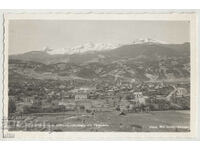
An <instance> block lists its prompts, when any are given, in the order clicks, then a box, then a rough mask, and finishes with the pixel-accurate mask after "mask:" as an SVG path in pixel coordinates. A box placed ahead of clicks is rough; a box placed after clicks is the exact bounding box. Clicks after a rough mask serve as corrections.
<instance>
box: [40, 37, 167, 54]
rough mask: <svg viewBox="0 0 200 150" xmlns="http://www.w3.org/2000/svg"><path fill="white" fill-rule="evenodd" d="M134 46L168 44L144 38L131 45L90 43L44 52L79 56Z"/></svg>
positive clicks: (47, 49)
mask: <svg viewBox="0 0 200 150" xmlns="http://www.w3.org/2000/svg"><path fill="white" fill-rule="evenodd" d="M132 44H167V43H166V42H163V41H159V40H155V39H151V38H144V39H137V40H135V41H133V42H131V43H124V44H109V43H92V42H88V43H85V44H82V45H78V46H74V47H72V48H59V49H50V48H48V47H45V48H44V49H43V51H45V52H47V53H48V54H51V55H54V54H77V53H84V52H92V51H105V50H112V49H115V48H118V47H121V46H123V45H132Z"/></svg>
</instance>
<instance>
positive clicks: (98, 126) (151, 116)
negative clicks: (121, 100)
mask: <svg viewBox="0 0 200 150" xmlns="http://www.w3.org/2000/svg"><path fill="white" fill-rule="evenodd" d="M15 120H16V121H13V122H10V123H9V124H10V125H9V127H10V128H9V130H20V131H50V132H51V131H52V132H62V131H79V132H80V131H92V132H115V131H118V132H189V126H190V112H189V110H188V111H154V112H149V113H128V114H125V115H120V113H119V112H117V111H113V112H96V113H94V114H89V113H78V112H66V113H54V114H53V113H51V114H32V115H26V116H22V117H16V118H15Z"/></svg>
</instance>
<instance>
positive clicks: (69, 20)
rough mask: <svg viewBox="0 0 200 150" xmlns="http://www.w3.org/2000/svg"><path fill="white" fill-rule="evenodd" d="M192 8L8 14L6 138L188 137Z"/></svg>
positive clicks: (193, 60) (193, 80)
mask: <svg viewBox="0 0 200 150" xmlns="http://www.w3.org/2000/svg"><path fill="white" fill-rule="evenodd" d="M197 27H198V26H197V16H196V14H195V13H165V14H164V13H163V14H159V13H154V14H153V13H135V14H134V13H129V14H128V13H121V14H120V13H116V14H115V13H22V14H20V13H18V14H17V13H7V14H4V100H3V107H4V109H3V117H4V118H3V119H4V122H3V138H5V139H8V138H11V139H39V140H43V139H45V140H46V139H47V140H60V139H64V140H65V139H68V140H73V139H86V140H87V139H93V140H95V139H104V140H112V139H118V140H138V139H139V140H141V139H149V140H152V139H162V138H163V139H164V138H168V139H169V138H170V139H174V140H175V139H192V138H194V137H195V136H196V134H197V125H198V119H197V110H198V109H197V104H198V95H197V94H198V76H197V72H198V64H197V61H198V53H197V52H198V51H197V42H198V39H197Z"/></svg>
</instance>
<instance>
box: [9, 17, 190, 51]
mask: <svg viewBox="0 0 200 150" xmlns="http://www.w3.org/2000/svg"><path fill="white" fill-rule="evenodd" d="M8 32H9V54H18V53H25V52H29V51H38V50H43V48H44V47H47V46H48V47H49V48H53V49H57V48H70V47H74V46H77V45H81V44H85V43H88V42H93V43H111V44H122V43H129V42H132V41H134V40H136V39H139V38H152V39H156V40H159V41H165V42H167V43H177V44H178V43H184V42H189V22H186V21H130V20H128V21H124V20H123V21H122V20H121V21H117V20H116V21H111V20H99V21H95V20H11V21H10V22H9V30H8Z"/></svg>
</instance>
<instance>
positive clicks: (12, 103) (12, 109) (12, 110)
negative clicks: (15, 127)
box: [8, 100, 16, 114]
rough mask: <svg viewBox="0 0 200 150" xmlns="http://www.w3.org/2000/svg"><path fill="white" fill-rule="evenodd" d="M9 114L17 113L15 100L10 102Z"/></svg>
mask: <svg viewBox="0 0 200 150" xmlns="http://www.w3.org/2000/svg"><path fill="white" fill-rule="evenodd" d="M8 112H9V114H11V113H15V112H16V104H15V101H14V100H9V103H8Z"/></svg>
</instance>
